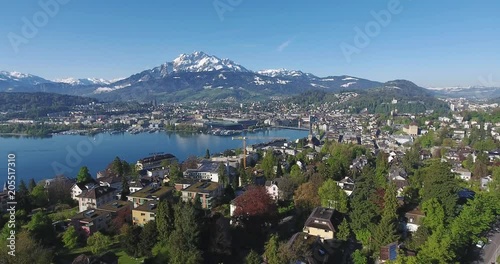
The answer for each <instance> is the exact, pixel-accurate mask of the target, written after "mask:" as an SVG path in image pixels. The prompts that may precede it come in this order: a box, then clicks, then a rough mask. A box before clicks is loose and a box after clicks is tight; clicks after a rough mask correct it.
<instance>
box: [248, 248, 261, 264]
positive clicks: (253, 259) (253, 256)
mask: <svg viewBox="0 0 500 264" xmlns="http://www.w3.org/2000/svg"><path fill="white" fill-rule="evenodd" d="M261 263H262V259H261V257H260V256H259V254H257V252H255V251H254V250H250V252H249V253H248V255H247V256H246V257H245V264H261Z"/></svg>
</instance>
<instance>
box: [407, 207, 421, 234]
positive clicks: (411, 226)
mask: <svg viewBox="0 0 500 264" xmlns="http://www.w3.org/2000/svg"><path fill="white" fill-rule="evenodd" d="M405 218H406V230H408V231H410V232H416V231H417V229H418V228H419V227H420V226H421V225H422V221H423V219H424V218H425V214H424V213H423V212H422V211H420V209H418V208H415V209H413V210H411V211H409V212H408V213H406V214H405Z"/></svg>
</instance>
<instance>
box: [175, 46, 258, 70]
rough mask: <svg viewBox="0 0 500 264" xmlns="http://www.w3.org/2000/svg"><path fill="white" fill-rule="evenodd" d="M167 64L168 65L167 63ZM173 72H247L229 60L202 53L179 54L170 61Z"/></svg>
mask: <svg viewBox="0 0 500 264" xmlns="http://www.w3.org/2000/svg"><path fill="white" fill-rule="evenodd" d="M167 64H168V63H167ZM172 70H173V71H175V72H206V71H235V72H248V70H247V69H245V68H244V67H243V66H241V65H239V64H236V63H235V62H234V61H232V60H229V59H220V58H218V57H216V56H212V55H208V54H206V53H204V52H202V51H195V52H194V53H192V54H181V55H179V57H177V58H175V59H174V60H173V61H172Z"/></svg>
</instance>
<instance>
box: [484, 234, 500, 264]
mask: <svg viewBox="0 0 500 264" xmlns="http://www.w3.org/2000/svg"><path fill="white" fill-rule="evenodd" d="M499 253H500V232H499V231H494V233H492V234H491V235H490V237H489V242H488V244H486V246H485V247H484V248H483V254H482V256H483V259H484V260H485V262H484V263H487V264H490V263H497V262H496V260H497V256H498V254H499Z"/></svg>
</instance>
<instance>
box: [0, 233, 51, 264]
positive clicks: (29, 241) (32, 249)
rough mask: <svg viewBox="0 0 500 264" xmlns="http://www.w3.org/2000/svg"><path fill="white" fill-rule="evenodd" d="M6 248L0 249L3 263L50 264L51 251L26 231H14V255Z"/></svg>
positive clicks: (0, 257)
mask: <svg viewBox="0 0 500 264" xmlns="http://www.w3.org/2000/svg"><path fill="white" fill-rule="evenodd" d="M7 250H8V248H7V247H5V246H4V247H2V249H0V259H1V260H2V263H5V264H18V263H37V264H50V263H53V262H52V257H53V255H54V254H53V252H52V251H51V250H50V249H48V248H45V247H43V246H42V245H41V244H40V243H39V242H38V241H36V239H33V238H32V237H31V236H30V235H29V233H28V232H26V231H21V232H20V233H16V252H15V256H12V255H9V254H8V253H7Z"/></svg>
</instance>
